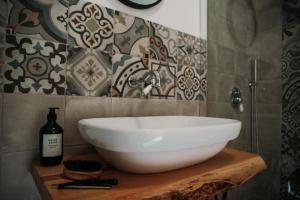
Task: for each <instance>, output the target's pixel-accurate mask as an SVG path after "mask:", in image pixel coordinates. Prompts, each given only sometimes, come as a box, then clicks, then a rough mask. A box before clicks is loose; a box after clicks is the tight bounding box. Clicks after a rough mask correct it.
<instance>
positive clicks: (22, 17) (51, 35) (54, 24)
mask: <svg viewBox="0 0 300 200" xmlns="http://www.w3.org/2000/svg"><path fill="white" fill-rule="evenodd" d="M8 3H9V11H8V12H9V18H8V25H7V31H6V32H7V34H9V35H18V36H20V37H30V38H37V39H41V40H46V41H51V42H58V43H65V42H66V39H67V16H68V14H67V13H68V0H52V1H46V0H39V1H33V0H9V2H8Z"/></svg>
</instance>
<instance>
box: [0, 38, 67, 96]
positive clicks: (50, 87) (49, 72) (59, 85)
mask: <svg viewBox="0 0 300 200" xmlns="http://www.w3.org/2000/svg"><path fill="white" fill-rule="evenodd" d="M66 60H67V59H66V46H65V45H63V44H57V43H52V42H46V41H41V40H36V39H29V38H22V37H21V38H19V37H15V36H12V35H10V36H7V37H6V44H5V55H4V61H5V65H4V67H3V71H2V74H3V78H4V84H3V91H4V92H7V93H15V92H19V93H37V94H58V95H64V93H65V64H66Z"/></svg>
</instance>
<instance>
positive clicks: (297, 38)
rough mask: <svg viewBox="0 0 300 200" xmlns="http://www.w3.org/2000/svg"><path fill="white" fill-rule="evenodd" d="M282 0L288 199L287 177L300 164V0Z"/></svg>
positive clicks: (285, 195)
mask: <svg viewBox="0 0 300 200" xmlns="http://www.w3.org/2000/svg"><path fill="white" fill-rule="evenodd" d="M283 2H284V3H283V19H284V20H283V56H282V79H283V88H282V89H283V97H282V130H281V131H282V148H281V150H282V166H281V167H282V168H281V170H282V173H281V199H283V200H290V199H297V198H296V197H293V196H292V195H290V194H289V192H288V187H287V183H288V179H289V177H290V175H291V173H292V172H293V171H295V170H296V169H299V168H300V63H299V60H300V45H299V44H300V34H299V33H300V15H299V13H300V0H296V1H292V0H285V1H283Z"/></svg>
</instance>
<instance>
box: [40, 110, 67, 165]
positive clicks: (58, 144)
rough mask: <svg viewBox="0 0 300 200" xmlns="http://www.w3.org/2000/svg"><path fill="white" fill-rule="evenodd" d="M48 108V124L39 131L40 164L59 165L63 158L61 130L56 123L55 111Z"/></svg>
mask: <svg viewBox="0 0 300 200" xmlns="http://www.w3.org/2000/svg"><path fill="white" fill-rule="evenodd" d="M56 109H59V108H49V113H48V115H47V119H48V122H47V123H46V124H45V125H44V126H43V127H42V128H41V130H40V164H41V165H42V166H54V165H59V164H60V163H61V161H62V158H63V129H62V127H61V126H59V125H58V124H57V123H56V118H57V116H56V113H55V110H56Z"/></svg>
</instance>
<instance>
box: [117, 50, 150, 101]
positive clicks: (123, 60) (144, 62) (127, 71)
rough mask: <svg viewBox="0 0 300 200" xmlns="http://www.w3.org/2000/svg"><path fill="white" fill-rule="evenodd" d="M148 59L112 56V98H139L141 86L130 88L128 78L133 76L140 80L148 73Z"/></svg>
mask: <svg viewBox="0 0 300 200" xmlns="http://www.w3.org/2000/svg"><path fill="white" fill-rule="evenodd" d="M148 62H149V61H148V59H143V58H139V57H131V56H129V55H124V54H116V55H114V56H113V74H114V75H113V88H112V96H113V97H137V98H141V97H143V95H142V86H141V87H136V88H131V87H130V86H129V85H128V78H129V76H130V75H134V76H135V77H136V78H137V79H139V78H142V77H143V76H144V74H145V73H146V72H148V71H149V68H148Z"/></svg>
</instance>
